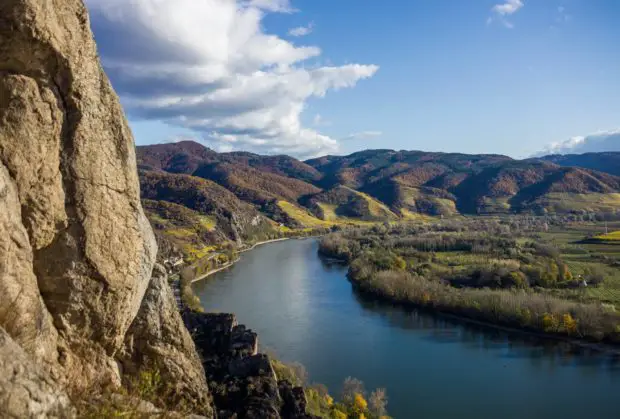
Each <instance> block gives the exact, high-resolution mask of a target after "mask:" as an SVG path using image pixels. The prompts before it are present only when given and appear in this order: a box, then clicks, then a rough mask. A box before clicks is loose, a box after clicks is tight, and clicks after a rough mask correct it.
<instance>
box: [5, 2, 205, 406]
mask: <svg viewBox="0 0 620 419" xmlns="http://www.w3.org/2000/svg"><path fill="white" fill-rule="evenodd" d="M156 252H157V247H156V244H155V240H154V236H153V233H152V230H151V227H150V226H149V224H148V222H147V220H146V218H145V216H144V214H143V211H142V208H141V205H140V194H139V182H138V174H137V168H136V157H135V148H134V142H133V139H132V135H131V132H130V130H129V128H128V125H127V122H126V120H125V117H124V115H123V111H122V108H121V106H120V104H119V101H118V98H117V96H116V94H115V93H114V91H113V89H112V87H111V85H110V83H109V81H108V79H107V77H106V75H105V74H104V72H103V70H102V68H101V65H100V62H99V59H98V56H97V50H96V46H95V43H94V40H93V36H92V33H91V30H90V25H89V19H88V14H87V11H86V8H85V6H84V4H83V3H82V0H3V1H2V2H0V255H2V257H0V293H2V298H1V299H0V326H1V327H2V328H3V329H4V330H6V331H7V332H8V335H10V337H11V340H12V341H15V343H16V344H18V345H19V346H20V347H21V348H22V349H23V351H24V352H25V354H26V355H28V356H29V357H30V358H31V359H32V361H33V362H34V363H36V365H37V368H40V370H41V371H40V372H41V374H48V373H49V377H50V379H52V380H54V381H55V382H58V383H62V382H65V383H66V385H70V386H71V387H75V388H78V389H85V388H90V387H93V386H99V385H107V384H111V385H113V386H118V385H120V384H121V382H122V381H123V379H125V378H127V377H126V375H127V374H131V373H133V372H134V371H138V370H140V368H141V366H142V365H144V364H140V363H141V362H142V361H143V359H144V358H145V357H148V358H149V362H150V363H151V364H154V365H155V366H156V367H158V368H160V369H162V373H163V374H168V375H169V376H170V378H171V379H172V380H173V381H174V382H175V383H177V384H178V386H179V388H184V389H191V390H192V391H188V392H185V393H184V394H187V395H188V396H189V397H190V398H192V399H193V398H194V396H195V395H196V394H202V399H206V398H207V396H208V394H209V392H208V389H207V386H206V381H205V378H204V372H203V371H202V368H201V366H200V363H199V362H198V358H197V355H196V352H195V349H194V347H193V345H192V343H191V338H190V336H189V334H188V332H187V330H186V329H185V328H184V327H183V323H182V321H181V318H180V316H179V314H178V313H176V311H175V310H174V300H173V297H172V294H171V293H170V292H169V291H170V290H169V289H168V288H167V287H166V286H165V284H166V282H165V279H162V277H161V275H155V277H154V279H153V280H151V273H152V271H153V266H154V261H155V255H156ZM147 289H148V292H147ZM145 295H146V297H145ZM161 310H163V312H162V311H161ZM158 311H159V312H158ZM172 334H174V336H171V335H172ZM132 351H133V352H134V353H132ZM138 352H139V354H138ZM16 362H17V361H16ZM5 384H6V385H10V383H3V386H4V385H5ZM4 390H6V391H10V390H7V389H6V388H5V389H4ZM198 400H201V398H198ZM1 413H2V412H1V411H0V416H3V415H2V414H1Z"/></svg>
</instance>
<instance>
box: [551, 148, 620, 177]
mask: <svg viewBox="0 0 620 419" xmlns="http://www.w3.org/2000/svg"><path fill="white" fill-rule="evenodd" d="M540 159H541V160H545V161H550V162H553V163H555V164H559V165H560V166H576V167H584V168H586V169H592V170H598V171H600V172H606V173H609V174H612V175H615V176H620V152H613V151H609V152H603V153H585V154H565V155H562V154H554V155H550V156H544V157H541V158H540Z"/></svg>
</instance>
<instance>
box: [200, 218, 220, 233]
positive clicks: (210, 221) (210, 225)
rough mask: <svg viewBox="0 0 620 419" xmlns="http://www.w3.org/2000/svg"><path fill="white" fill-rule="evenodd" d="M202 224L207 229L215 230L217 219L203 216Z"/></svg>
mask: <svg viewBox="0 0 620 419" xmlns="http://www.w3.org/2000/svg"><path fill="white" fill-rule="evenodd" d="M200 225H202V226H203V227H204V228H206V229H207V230H214V229H215V227H216V226H217V221H216V220H215V217H211V216H202V217H200Z"/></svg>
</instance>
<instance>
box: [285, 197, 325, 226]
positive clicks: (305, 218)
mask: <svg viewBox="0 0 620 419" xmlns="http://www.w3.org/2000/svg"><path fill="white" fill-rule="evenodd" d="M278 206H279V207H280V209H282V211H284V212H285V213H286V214H287V215H288V216H289V217H291V218H292V219H293V220H295V221H297V222H298V223H300V224H302V225H303V226H305V227H331V226H333V225H334V224H335V223H334V222H331V221H326V220H321V219H319V218H316V217H314V216H313V215H311V214H310V213H309V212H308V211H306V210H303V209H301V208H300V207H298V206H296V205H293V204H291V203H290V202H287V201H278Z"/></svg>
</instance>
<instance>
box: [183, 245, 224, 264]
mask: <svg viewBox="0 0 620 419" xmlns="http://www.w3.org/2000/svg"><path fill="white" fill-rule="evenodd" d="M215 250H217V246H204V247H200V248H196V247H194V246H192V245H185V246H184V247H183V253H184V254H185V255H186V260H187V261H188V262H190V263H191V262H194V261H197V260H200V259H202V258H205V257H207V256H209V254H211V253H213V252H214V251H215Z"/></svg>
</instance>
